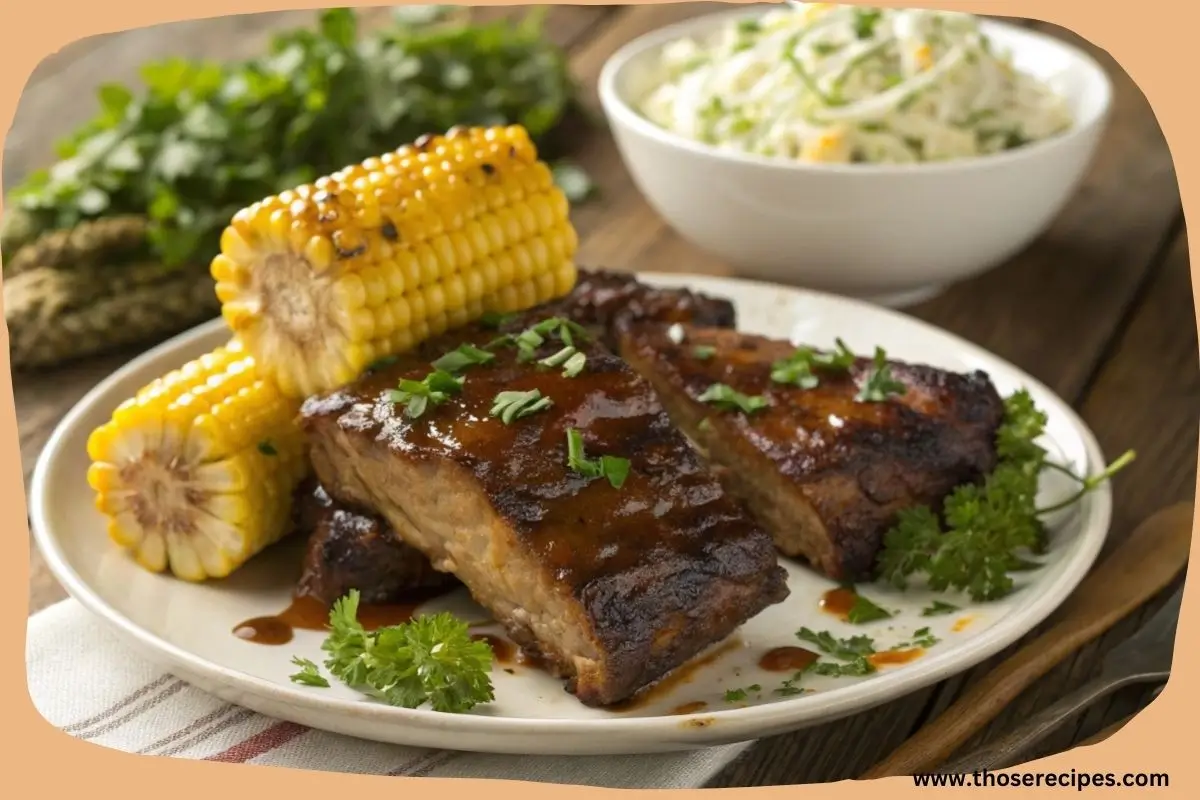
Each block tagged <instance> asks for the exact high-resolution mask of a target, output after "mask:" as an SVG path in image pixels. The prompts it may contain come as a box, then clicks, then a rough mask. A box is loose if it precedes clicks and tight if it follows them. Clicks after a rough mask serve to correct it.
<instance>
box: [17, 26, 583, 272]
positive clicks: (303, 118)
mask: <svg viewBox="0 0 1200 800" xmlns="http://www.w3.org/2000/svg"><path fill="white" fill-rule="evenodd" d="M545 11H546V8H545V7H540V6H539V7H537V8H536V9H534V10H533V11H531V13H530V14H529V15H528V16H527V17H525V18H524V20H523V21H522V22H521V23H520V24H514V23H513V22H511V21H505V20H499V21H496V22H492V23H487V24H472V23H469V22H461V21H454V20H451V21H443V20H440V19H432V20H424V21H418V20H415V19H410V20H408V21H407V22H404V21H401V22H400V24H398V25H396V26H394V27H392V28H390V29H388V30H384V31H381V32H378V33H372V34H370V35H366V36H360V32H359V30H358V24H357V17H356V15H355V13H354V11H352V10H350V9H346V8H336V9H329V10H326V11H324V12H322V13H321V14H320V17H319V21H318V25H317V26H316V28H315V29H310V28H303V29H297V30H293V31H290V32H286V33H283V34H281V35H278V36H277V37H276V38H275V39H274V40H273V41H272V43H271V45H270V47H269V49H268V52H267V53H265V54H264V55H262V56H259V57H257V58H254V59H251V60H249V61H245V62H242V63H231V64H215V63H208V62H200V61H188V60H184V59H180V58H174V59H169V60H166V61H162V62H157V63H151V64H147V65H146V66H144V67H143V68H142V71H141V78H142V83H143V84H144V91H140V92H135V91H134V90H132V89H130V88H128V87H126V86H122V85H118V84H107V85H105V86H102V87H100V90H99V100H100V112H99V113H98V115H97V116H96V117H95V118H94V119H92V120H91V121H90V122H88V123H87V124H85V125H84V126H82V127H81V128H79V129H78V130H77V131H76V132H75V133H74V134H72V135H71V136H69V137H68V138H66V139H65V140H63V141H62V142H61V143H60V144H59V146H58V156H59V159H60V160H59V162H58V163H56V164H55V165H54V166H52V167H51V168H50V169H47V170H41V171H38V172H35V173H33V174H32V175H30V176H29V177H28V178H27V179H26V180H25V181H24V182H23V183H22V184H21V185H19V186H18V187H16V188H15V189H14V190H13V192H12V194H11V196H10V197H9V202H8V204H7V205H8V206H9V209H10V211H9V213H8V214H6V217H8V219H6V220H5V225H6V228H7V227H9V226H10V225H12V226H16V227H19V228H21V229H22V230H23V232H24V233H23V237H24V238H25V240H28V239H31V238H35V237H36V235H37V234H38V233H41V232H44V231H47V230H50V229H58V228H70V227H72V226H74V225H76V224H77V223H79V222H81V221H83V220H87V219H94V218H97V217H101V216H109V215H115V214H122V213H136V214H147V215H149V217H150V218H151V226H150V230H149V232H148V237H149V241H150V245H151V247H152V249H153V250H154V252H155V255H156V256H157V257H158V258H159V259H161V260H162V261H163V263H165V264H166V265H168V266H177V265H180V264H185V263H196V262H203V263H207V261H208V260H209V258H211V256H212V255H213V254H215V253H216V252H217V249H218V240H219V237H220V233H221V231H222V230H223V228H224V226H226V225H227V224H228V223H229V219H230V218H231V217H232V216H233V214H235V213H236V212H237V211H238V210H239V209H241V208H242V207H244V206H246V205H248V204H250V203H252V202H254V201H256V200H258V199H260V198H263V197H267V196H270V195H273V194H275V193H277V192H279V191H281V190H283V189H287V188H290V187H293V186H296V185H300V184H303V183H306V182H309V181H311V180H314V179H315V178H317V177H318V176H320V175H323V174H327V173H330V172H333V171H335V170H337V169H340V168H342V167H344V166H346V165H347V164H352V163H356V162H358V161H361V160H363V159H365V158H368V157H370V156H374V155H378V154H379V153H382V152H386V151H389V150H392V149H394V148H395V147H396V146H397V145H398V144H399V143H401V142H405V141H412V140H413V139H415V138H417V137H418V136H420V135H421V134H424V133H429V132H437V131H444V130H448V129H449V128H451V127H453V126H455V125H489V124H502V123H510V124H511V123H516V124H521V125H523V126H524V127H525V128H526V129H528V131H529V133H530V135H531V136H532V137H533V138H534V140H535V142H536V143H537V144H538V145H539V147H542V148H543V149H545V147H546V143H547V141H548V137H549V135H550V134H551V133H552V132H553V131H554V130H555V128H556V127H557V126H558V125H559V123H560V122H562V121H563V120H564V118H565V117H566V116H567V115H568V113H569V112H571V111H573V110H574V109H575V108H576V106H575V101H574V97H575V86H574V83H573V81H572V79H571V77H570V75H569V72H568V69H567V63H566V60H565V56H564V54H563V52H562V51H561V50H560V49H559V48H558V47H556V46H555V45H553V44H552V43H550V42H549V41H548V40H547V39H546V38H545V37H544V35H543V31H542V20H543V17H544V14H545ZM427 16H428V15H427ZM422 23H423V24H422ZM4 255H5V260H6V261H7V260H9V259H8V257H9V256H10V255H11V254H10V253H5V254H4Z"/></svg>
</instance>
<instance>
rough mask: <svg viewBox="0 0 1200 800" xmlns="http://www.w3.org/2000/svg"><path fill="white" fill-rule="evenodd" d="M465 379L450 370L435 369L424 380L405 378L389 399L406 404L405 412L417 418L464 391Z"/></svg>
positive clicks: (390, 393) (389, 394) (391, 392)
mask: <svg viewBox="0 0 1200 800" xmlns="http://www.w3.org/2000/svg"><path fill="white" fill-rule="evenodd" d="M462 385H463V379H462V378H456V377H455V376H453V375H451V374H450V373H449V372H446V371H445V370H441V369H435V370H434V371H433V372H431V373H429V374H428V375H426V376H425V378H424V379H423V380H419V381H414V380H411V379H407V378H406V379H404V380H402V381H400V387H399V388H398V389H392V390H391V391H390V392H388V400H389V401H390V402H392V403H397V404H404V407H405V408H404V413H405V414H407V415H408V416H409V417H410V418H411V419H417V418H418V417H420V416H421V415H422V414H424V413H425V411H426V409H428V408H429V407H430V406H438V405H441V404H442V403H444V402H446V401H447V400H449V399H450V396H451V395H456V394H459V393H460V392H462Z"/></svg>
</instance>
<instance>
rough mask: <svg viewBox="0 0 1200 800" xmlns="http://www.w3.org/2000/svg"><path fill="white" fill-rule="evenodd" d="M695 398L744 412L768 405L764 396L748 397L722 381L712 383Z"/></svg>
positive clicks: (748, 412) (723, 407) (718, 406)
mask: <svg viewBox="0 0 1200 800" xmlns="http://www.w3.org/2000/svg"><path fill="white" fill-rule="evenodd" d="M696 399H697V400H699V401H700V402H701V403H708V404H710V405H714V406H716V407H717V408H720V409H723V410H725V411H741V412H742V413H744V414H753V413H754V412H755V411H761V410H762V409H764V408H766V407H767V406H768V405H770V403H768V402H767V398H765V397H761V396H755V397H750V396H749V395H744V394H742V393H741V392H739V391H735V390H734V389H733V387H731V386H726V385H725V384H723V383H714V384H713V385H712V386H709V387H708V388H707V389H705V390H704V392H703V393H702V394H701V395H700V396H699V397H697V398H696Z"/></svg>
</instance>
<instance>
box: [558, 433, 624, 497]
mask: <svg viewBox="0 0 1200 800" xmlns="http://www.w3.org/2000/svg"><path fill="white" fill-rule="evenodd" d="M567 466H568V467H570V468H571V469H572V470H574V471H575V472H577V473H579V474H580V475H583V476H584V477H585V478H592V479H595V478H604V479H606V480H607V481H608V482H609V484H610V485H611V486H612V487H613V488H614V489H620V488H621V487H622V486H623V485H624V484H625V479H626V478H628V477H629V459H627V458H618V457H616V456H600V458H588V457H587V456H586V455H585V454H584V451H583V434H581V433H580V432H579V431H578V430H576V429H575V428H568V429H567Z"/></svg>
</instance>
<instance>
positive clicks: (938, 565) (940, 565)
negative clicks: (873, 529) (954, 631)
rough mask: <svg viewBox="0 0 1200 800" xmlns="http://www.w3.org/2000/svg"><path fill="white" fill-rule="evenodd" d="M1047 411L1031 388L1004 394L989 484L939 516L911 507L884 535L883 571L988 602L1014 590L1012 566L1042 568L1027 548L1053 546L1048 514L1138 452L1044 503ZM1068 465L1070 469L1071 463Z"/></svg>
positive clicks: (958, 494) (894, 578)
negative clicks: (1040, 501) (1040, 494)
mask: <svg viewBox="0 0 1200 800" xmlns="http://www.w3.org/2000/svg"><path fill="white" fill-rule="evenodd" d="M1045 426H1046V415H1045V413H1044V412H1042V411H1041V410H1039V409H1038V408H1037V407H1036V406H1035V405H1034V402H1033V398H1032V397H1031V396H1030V395H1029V393H1028V392H1027V391H1025V390H1023V389H1022V390H1020V391H1017V392H1014V393H1013V394H1012V395H1010V396H1009V397H1007V398H1006V399H1005V401H1004V421H1003V423H1002V424H1001V426H1000V429H999V431H998V432H997V436H996V448H997V453H998V455H999V463H998V464H997V466H996V468H995V469H994V470H993V471H992V473H991V474H990V475H988V477H987V479H986V480H985V481H984V482H983V484H982V485H976V484H969V485H966V486H960V487H959V488H957V489H955V490H954V491H953V492H952V493H951V494H950V496H949V497H947V498H946V500H945V502H944V504H943V512H942V516H943V517H944V519H945V523H944V525H943V522H942V520H940V519H939V518H938V516H937V515H936V514H934V513H933V511H932V510H930V509H929V508H927V507H925V506H917V507H915V508H910V509H905V510H903V511H901V512H900V513H899V514H898V515H897V520H896V523H895V525H894V526H893V527H892V529H891V530H889V531H888V532H887V533H886V534H885V536H884V540H883V550H882V552H881V553H880V557H879V576H880V577H881V578H883V579H884V580H887V581H889V582H890V583H892V584H893V585H894V586H896V587H897V588H899V589H904V588H905V587H906V586H907V584H908V580H909V579H910V578H911V577H912V576H914V575H924V576H925V577H926V579H927V582H928V584H929V587H930V588H931V589H933V590H934V591H946V590H948V589H958V590H961V591H965V592H966V593H967V594H968V595H969V596H970V597H971V599H972V600H975V601H988V600H995V599H997V598H1000V597H1003V596H1004V595H1006V594H1008V593H1009V592H1010V591H1012V588H1013V579H1012V576H1011V575H1010V573H1012V572H1018V571H1022V570H1026V569H1029V568H1031V567H1035V566H1036V564H1034V563H1033V562H1030V561H1028V560H1027V559H1025V558H1023V557H1022V556H1021V553H1022V552H1025V551H1028V552H1033V553H1038V552H1041V551H1043V550H1044V549H1045V537H1046V531H1045V527H1044V525H1043V523H1042V520H1041V518H1040V517H1041V515H1042V514H1045V513H1048V512H1050V511H1056V510H1058V509H1060V508H1063V507H1065V506H1066V505H1070V504H1071V503H1074V502H1076V501H1078V500H1079V499H1081V498H1082V497H1083V496H1084V495H1085V494H1087V493H1088V492H1090V491H1092V490H1094V489H1095V488H1096V487H1098V486H1100V485H1101V484H1102V483H1103V482H1104V481H1106V480H1108V479H1109V478H1111V477H1112V476H1113V475H1114V474H1115V473H1116V472H1117V471H1118V470H1120V469H1121V468H1123V467H1124V466H1125V465H1127V464H1128V463H1129V462H1130V461H1132V460H1133V458H1134V453H1133V452H1132V451H1130V452H1127V453H1125V454H1124V455H1122V456H1121V457H1120V458H1118V459H1117V460H1116V461H1114V462H1113V463H1112V464H1111V465H1110V466H1109V467H1108V468H1107V469H1105V470H1104V471H1103V472H1101V473H1100V474H1099V475H1096V476H1093V477H1090V478H1079V477H1078V476H1076V480H1077V481H1079V483H1080V488H1079V490H1078V491H1077V492H1076V493H1075V494H1073V495H1072V496H1071V497H1070V498H1068V499H1067V500H1066V501H1064V502H1062V503H1056V504H1055V505H1053V506H1051V507H1049V508H1041V509H1039V508H1038V507H1037V505H1036V499H1037V491H1038V478H1039V476H1040V475H1041V473H1042V470H1043V469H1045V468H1047V467H1051V466H1053V467H1054V468H1057V469H1060V470H1063V468H1062V467H1058V466H1057V465H1050V464H1049V463H1048V462H1047V460H1046V451H1045V449H1043V448H1042V447H1041V446H1039V445H1038V444H1037V442H1036V440H1037V438H1038V437H1040V436H1041V435H1042V432H1043V431H1044V429H1045ZM1063 471H1066V470H1063Z"/></svg>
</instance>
